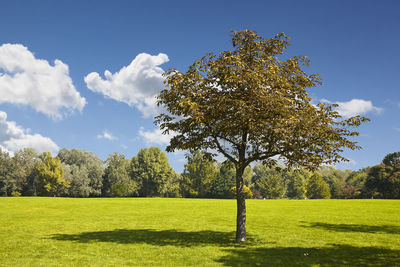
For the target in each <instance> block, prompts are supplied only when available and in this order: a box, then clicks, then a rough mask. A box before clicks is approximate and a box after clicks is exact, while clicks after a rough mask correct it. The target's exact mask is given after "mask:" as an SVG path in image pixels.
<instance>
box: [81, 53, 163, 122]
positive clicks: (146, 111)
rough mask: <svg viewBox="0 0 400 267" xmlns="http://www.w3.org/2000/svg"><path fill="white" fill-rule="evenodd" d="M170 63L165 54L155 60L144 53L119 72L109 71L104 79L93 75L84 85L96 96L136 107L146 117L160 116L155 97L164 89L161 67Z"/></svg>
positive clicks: (95, 74) (87, 78) (86, 78)
mask: <svg viewBox="0 0 400 267" xmlns="http://www.w3.org/2000/svg"><path fill="white" fill-rule="evenodd" d="M167 61H168V56H167V55H166V54H162V53H160V54H158V55H157V56H152V55H149V54H146V53H141V54H139V55H137V56H136V58H135V59H134V60H132V62H131V63H130V64H129V65H128V66H125V67H123V68H122V69H120V71H119V72H116V73H114V74H112V73H111V72H110V71H108V70H106V71H105V72H104V77H105V79H102V78H101V77H100V75H99V74H98V73H97V72H92V73H89V74H88V75H87V76H86V77H85V82H86V85H87V87H88V88H89V89H90V90H92V91H93V92H97V93H101V94H103V95H104V96H106V97H109V98H111V99H114V100H116V101H119V102H123V103H126V104H128V105H129V106H132V107H133V106H135V107H136V108H137V109H139V110H140V111H141V112H142V113H143V115H144V116H145V117H149V116H151V115H155V114H157V113H158V109H157V105H156V99H155V95H156V94H157V93H159V92H160V91H161V89H162V88H163V87H164V85H163V80H164V79H163V76H162V73H163V72H164V71H163V69H162V68H160V67H158V66H159V65H161V64H163V63H165V62H167Z"/></svg>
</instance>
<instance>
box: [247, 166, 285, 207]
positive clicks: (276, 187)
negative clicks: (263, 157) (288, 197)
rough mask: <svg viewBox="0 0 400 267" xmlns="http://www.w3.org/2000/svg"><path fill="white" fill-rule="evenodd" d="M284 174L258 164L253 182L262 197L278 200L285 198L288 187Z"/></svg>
mask: <svg viewBox="0 0 400 267" xmlns="http://www.w3.org/2000/svg"><path fill="white" fill-rule="evenodd" d="M282 174H283V173H282V172H280V171H278V170H277V169H275V168H269V167H268V166H265V165H264V164H258V165H256V166H255V167H254V176H253V181H254V183H255V187H256V189H257V190H258V191H259V192H260V193H261V195H262V197H264V198H268V199H276V198H283V197H284V196H285V194H286V190H287V185H286V182H285V180H284V178H283V175H282Z"/></svg>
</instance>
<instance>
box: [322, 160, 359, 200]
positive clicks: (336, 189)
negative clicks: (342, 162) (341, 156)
mask: <svg viewBox="0 0 400 267" xmlns="http://www.w3.org/2000/svg"><path fill="white" fill-rule="evenodd" d="M351 172H352V171H351V170H344V171H342V170H339V169H336V168H334V167H332V166H323V167H321V168H320V169H319V170H318V172H317V173H318V174H319V175H321V177H322V178H323V179H324V180H325V182H327V184H328V186H329V189H330V193H331V198H345V196H344V190H345V188H346V186H347V185H348V184H347V182H346V179H347V177H348V176H349V175H350V174H351Z"/></svg>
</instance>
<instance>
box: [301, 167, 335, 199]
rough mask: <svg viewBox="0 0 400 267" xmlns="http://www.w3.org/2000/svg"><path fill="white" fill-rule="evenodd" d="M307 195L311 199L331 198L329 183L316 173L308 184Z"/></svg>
mask: <svg viewBox="0 0 400 267" xmlns="http://www.w3.org/2000/svg"><path fill="white" fill-rule="evenodd" d="M306 195H307V197H308V198H310V199H319V198H323V199H326V198H330V197H331V193H330V189H329V186H328V184H327V183H326V182H325V181H324V179H322V177H321V176H320V175H319V174H317V173H315V174H313V175H312V176H311V177H310V180H309V181H308V184H307V193H306Z"/></svg>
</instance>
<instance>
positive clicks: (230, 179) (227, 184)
mask: <svg viewBox="0 0 400 267" xmlns="http://www.w3.org/2000/svg"><path fill="white" fill-rule="evenodd" d="M218 169H219V171H218V175H217V179H215V180H214V182H213V184H212V185H211V197H213V198H233V197H234V194H233V193H232V188H233V187H234V186H235V168H234V166H233V165H232V163H230V162H229V161H225V162H223V163H218Z"/></svg>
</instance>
